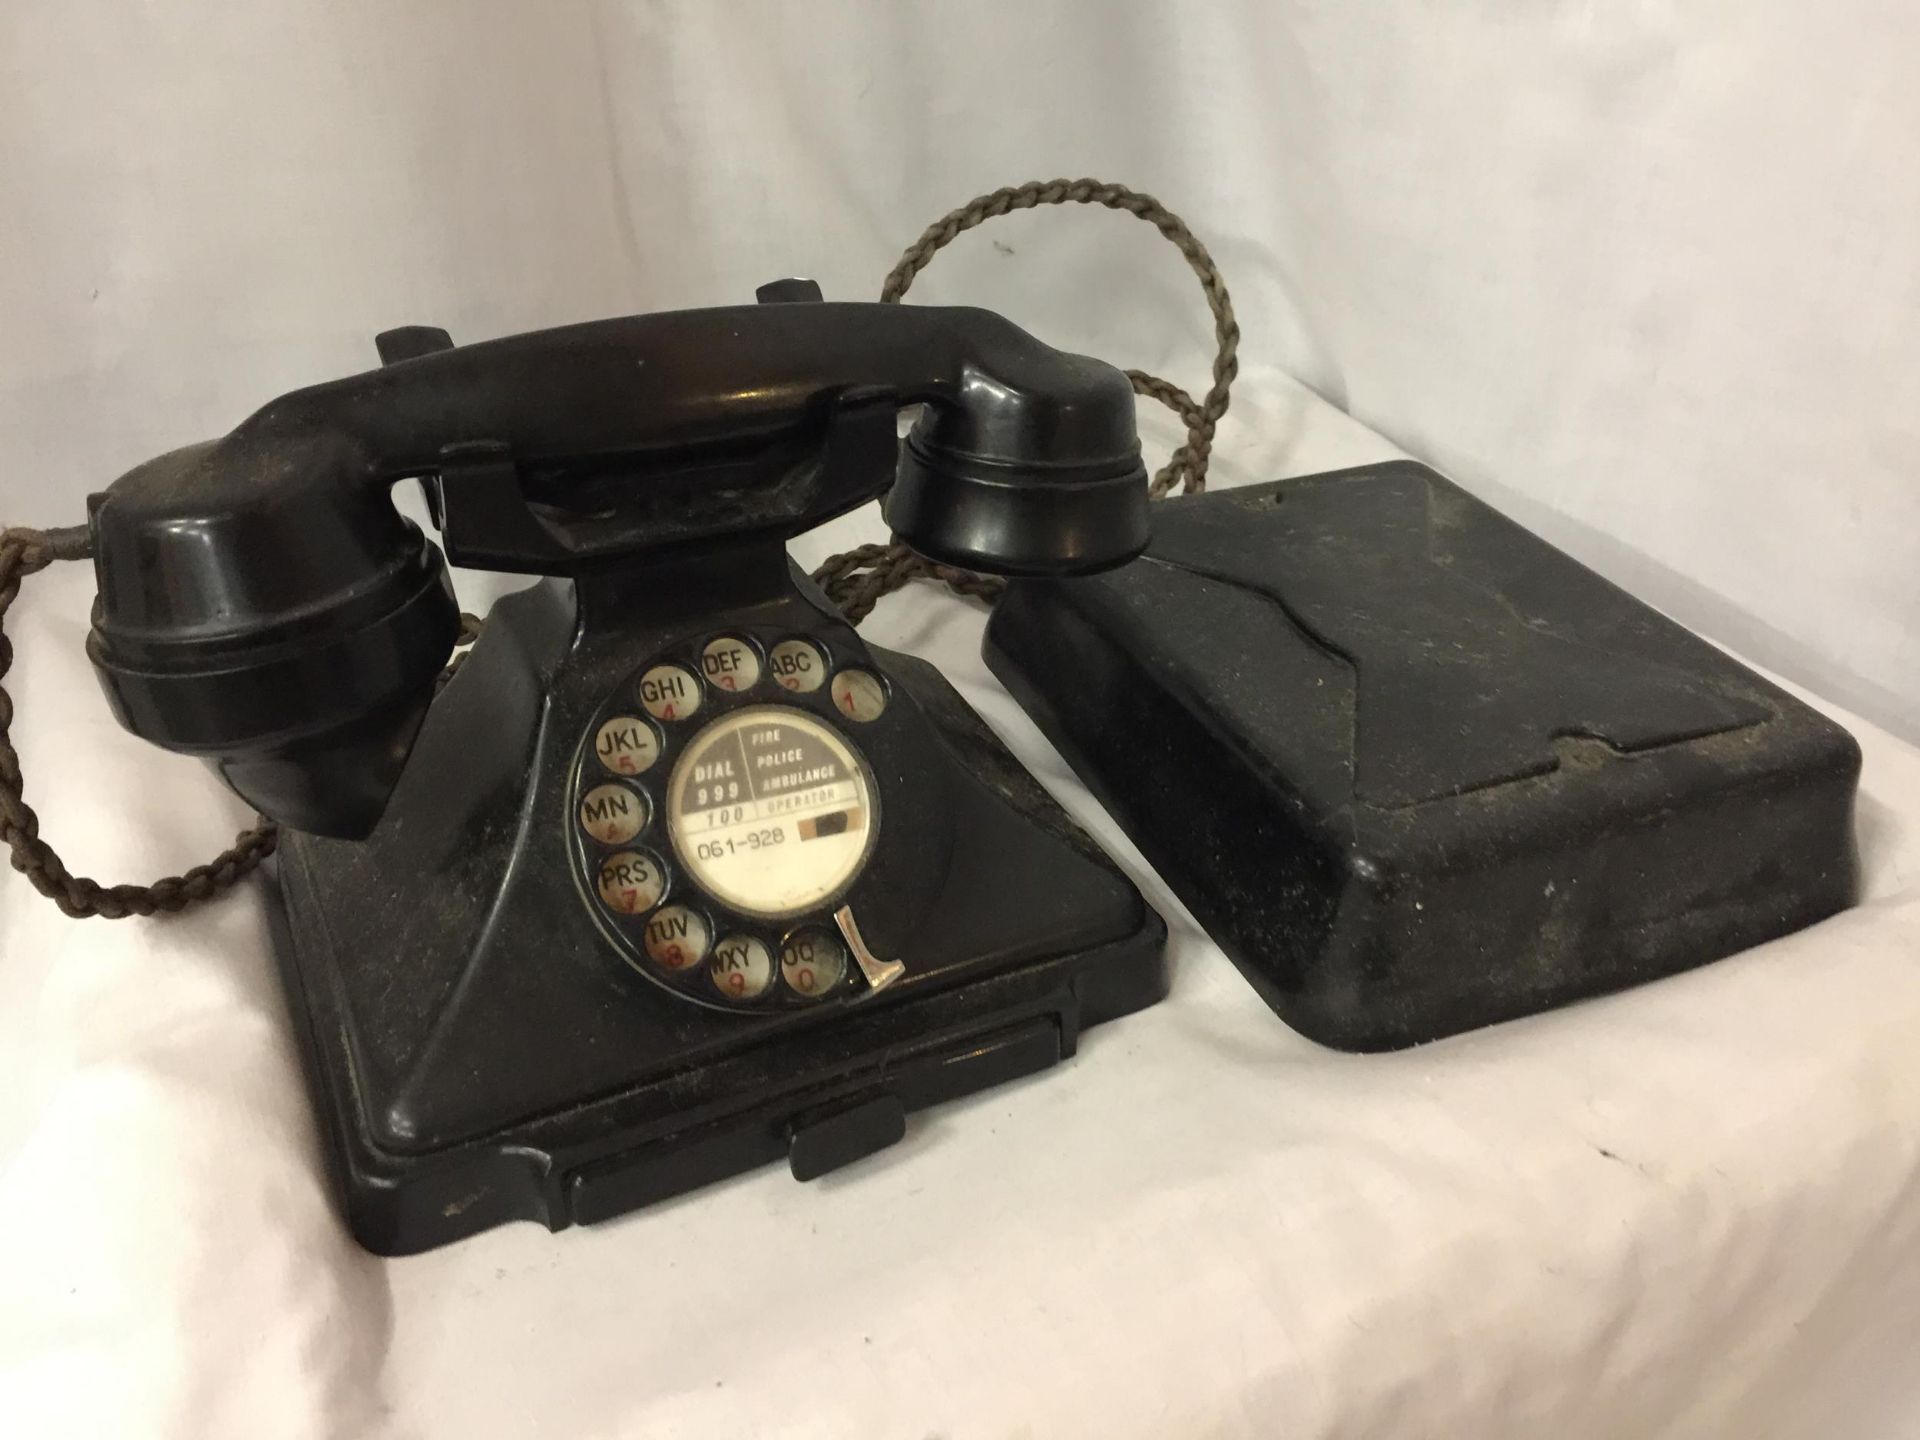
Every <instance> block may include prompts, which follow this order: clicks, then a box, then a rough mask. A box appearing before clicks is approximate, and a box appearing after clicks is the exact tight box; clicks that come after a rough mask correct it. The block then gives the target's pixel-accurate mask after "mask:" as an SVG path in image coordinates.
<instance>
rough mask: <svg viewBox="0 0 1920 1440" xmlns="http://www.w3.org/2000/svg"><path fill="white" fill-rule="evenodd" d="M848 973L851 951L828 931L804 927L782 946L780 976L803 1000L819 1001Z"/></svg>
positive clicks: (788, 938) (789, 937)
mask: <svg viewBox="0 0 1920 1440" xmlns="http://www.w3.org/2000/svg"><path fill="white" fill-rule="evenodd" d="M846 974H847V951H846V947H845V946H843V945H842V944H841V943H840V942H839V940H838V939H836V938H835V937H834V936H832V935H829V934H827V933H826V932H825V931H824V930H800V931H796V932H795V933H794V934H792V935H790V936H788V937H787V943H786V944H784V945H782V946H781V947H780V978H781V979H782V980H784V981H786V983H787V988H788V989H789V990H791V991H793V993H794V994H796V995H798V996H800V998H801V999H803V1000H817V999H819V998H820V997H821V996H823V995H825V994H826V993H827V992H828V991H830V990H832V989H833V988H834V987H835V986H836V985H838V984H839V983H840V982H841V981H842V980H843V979H845V978H846Z"/></svg>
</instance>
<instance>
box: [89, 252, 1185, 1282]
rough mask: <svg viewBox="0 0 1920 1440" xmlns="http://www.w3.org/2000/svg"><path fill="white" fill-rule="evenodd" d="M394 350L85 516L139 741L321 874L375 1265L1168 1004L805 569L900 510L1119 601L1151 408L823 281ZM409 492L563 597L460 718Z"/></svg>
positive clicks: (972, 326)
mask: <svg viewBox="0 0 1920 1440" xmlns="http://www.w3.org/2000/svg"><path fill="white" fill-rule="evenodd" d="M380 348H381V353H382V357H383V359H384V360H385V361H386V363H385V364H384V365H383V367H382V368H380V369H378V370H375V371H371V372H369V373H367V374H363V375H358V376H354V377H351V378H348V379H345V380H339V381H335V382H331V383H328V384H323V385H317V386H314V387H312V388H310V389H306V390H301V391H297V392H294V393H292V394H289V395H286V396H283V397H281V398H280V399H278V400H276V401H274V402H273V403H271V404H269V405H268V406H266V407H265V408H264V409H262V410H261V411H259V412H258V413H257V414H255V415H254V416H253V417H252V418H251V419H249V420H247V421H246V422H245V423H243V424H242V425H240V426H239V427H238V428H237V429H236V430H234V431H233V432H232V433H231V434H230V435H228V436H226V437H225V438H224V439H220V440H217V441H213V442H210V443H207V444H200V445H192V446H188V447H187V448H185V449H181V450H176V451H174V452H172V453H170V454H167V455H163V456H160V457H159V458H157V459H155V460H152V461H150V462H148V463H147V464H145V465H142V466H140V467H139V468H137V469H135V470H134V471H132V472H131V473H129V474H128V475H126V476H125V477H123V478H122V479H121V480H119V481H118V482H117V483H115V484H114V485H113V486H111V487H110V488H109V489H108V490H107V491H106V492H105V493H104V494H101V495H97V496H95V497H94V499H93V501H92V504H91V511H90V518H89V530H90V537H91V548H92V553H93V556H94V560H95V568H96V572H97V576H98V580H99V585H100V592H99V598H98V600H97V602H96V605H95V609H94V617H93V622H94V623H93V630H92V634H91V637H90V639H89V644H88V649H89V654H90V656H91V658H92V660H93V662H94V665H95V667H96V669H97V670H98V673H99V675H100V678H101V681H102V684H103V686H104V687H105V689H106V692H107V695H108V698H109V700H110V702H111V704H112V706H113V709H114V711H115V713H116V715H117V716H118V718H119V719H120V720H121V721H122V723H124V724H125V725H126V726H127V728H129V729H130V730H132V731H133V732H134V733H136V734H138V735H140V736H142V737H144V738H146V739H148V740H151V741H153V742H155V743H157V744H160V745H163V746H165V747H167V748H169V749H173V750H177V751H181V752H184V753H188V754H193V755H198V756H201V757H204V758H205V759H207V760H208V761H209V762H210V763H211V764H212V766H213V767H214V769H215V770H216V771H217V772H218V773H219V774H220V775H221V777H222V778H223V779H224V780H225V781H226V783H227V784H228V785H229V786H231V787H232V788H233V789H234V790H235V791H237V792H238V793H239V794H240V795H242V796H243V797H245V798H246V799H247V800H249V801H250V802H252V803H253V804H254V805H255V806H257V807H258V808H259V809H260V810H261V811H262V812H263V813H264V814H265V815H266V816H268V817H270V818H272V819H274V820H277V821H279V822H280V823H281V824H282V825H283V826H284V827H286V830H287V832H288V833H286V834H285V835H284V837H283V839H282V841H281V844H280V848H279V854H278V857H277V862H276V863H277V881H278V884H277V891H278V895H279V905H278V907H277V910H278V919H277V927H278V947H279V955H280V961H281V965H282V970H283V975H284V979H285V984H286V989H287V993H288V995H289V996H290V997H291V1000H292V1005H293V1010H294V1013H295V1016H296V1020H297V1025H298V1030H299V1039H300V1044H301V1048H302V1050H303V1052H304V1056H305V1060H306V1064H307V1069H308V1072H309V1079H310V1083H311V1087H312V1090H313V1093H314V1095H315V1098H316V1101H317V1104H318V1107H319V1109H320V1111H321V1113H322V1116H323V1128H324V1129H325V1131H326V1133H327V1137H328V1142H329V1145H330V1149H331V1151H332V1160H333V1162H334V1168H335V1170H336V1173H337V1175H338V1178H339V1180H340V1182H341V1188H342V1189H343V1191H344V1193H345V1196H346V1206H347V1211H348V1214H349V1218H350V1220H351V1223H352V1225H353V1228H354V1231H355V1233H356V1234H357V1235H358V1237H359V1238H360V1239H361V1241H362V1242H363V1243H365V1244H366V1245H367V1246H369V1247H370V1248H372V1249H374V1250H377V1251H382V1252H405V1251H412V1250H418V1249H422V1248H426V1247H429V1246H432V1245H437V1244H440V1243H443V1242H445V1241H448V1240H451V1239H454V1238H457V1237H459V1236H461V1235H465V1234H469V1233H472V1232H474V1231H477V1230H480V1229H483V1228H485V1227H488V1226H491V1225H494V1224H497V1223H500V1222H502V1221H504V1220H508V1219H512V1218H522V1217H525V1218H535V1219H539V1220H543V1221H545V1222H546V1223H547V1224H549V1225H550V1226H553V1227H555V1228H559V1227H561V1226H563V1225H566V1224H568V1223H571V1222H579V1221H589V1220H594V1219H597V1218H601V1217H604V1216H607V1215H611V1214H614V1213H616V1212H619V1211H622V1210H625V1209H627V1208H630V1207H632V1206H635V1205H639V1204H642V1203H645V1202H647V1201H650V1200H653V1199H656V1198H659V1197H662V1196H665V1195H668V1194H671V1193H674V1192H677V1191H680V1190H683V1189H686V1188H689V1187H691V1186H695V1185H698V1184H701V1183H704V1182H706V1181H708V1180H712V1179H714V1178H717V1177H720V1176H723V1175H727V1174H730V1173H733V1172H735V1171H738V1170H741V1169H744V1168H746V1167H748V1166H751V1165H754V1164H757V1163H760V1162H763V1161H765V1160H767V1159H770V1158H775V1157H777V1156H779V1155H781V1154H785V1155H787V1156H788V1157H789V1159H790V1162H791V1165H792V1168H793V1171H794V1173H795V1174H796V1175H797V1176H799V1177H801V1178H803V1179H804V1178H809V1177H811V1176H813V1175H816V1174H819V1173H822V1172H824V1171H826V1170H828V1169H830V1168H832V1167H834V1166H836V1165H838V1164H841V1163H843V1162H845V1161H847V1160H849V1159H852V1158H855V1157H857V1156H860V1155H863V1154H865V1153H867V1152H869V1151H871V1150H873V1149H875V1148H877V1147H879V1146H881V1145H884V1144H886V1143H888V1142H889V1141H890V1140H893V1139H897V1138H898V1137H899V1135H900V1134H901V1133H902V1131H903V1127H904V1115H905V1112H906V1111H907V1110H908V1109H910V1108H913V1107H916V1106H920V1105H924V1104H927V1103H930V1102H933V1101H936V1100H940V1099H944V1098H947V1097H949V1096H953V1095H957V1094H960V1093H963V1092H965V1091H968V1090H972V1089H975V1088H977V1087H979V1086H982V1085H986V1084H990V1083H994V1082H997V1081H1000V1080H1004V1079H1007V1078H1009V1077H1011V1076H1015V1075H1020V1074H1025V1073H1028V1072H1030V1071H1033V1070H1036V1069H1039V1068H1042V1067H1044V1066H1047V1065H1050V1064H1052V1063H1053V1062H1055V1061H1057V1060H1058V1059H1060V1058H1061V1057H1062V1056H1064V1055H1067V1054H1069V1053H1071V1051H1072V1049H1073V1046H1074V1042H1075V1037H1076V1035H1077V1033H1078V1031H1079V1030H1080V1028H1081V1027H1082V1026H1085V1025H1090V1024H1093V1023H1096V1022H1098V1021H1101V1020H1106V1019H1109V1018H1112V1017H1114V1016H1117V1015H1120V1014H1124V1013H1126V1012H1127V1011H1130V1010H1133V1009H1136V1008H1138V1007H1140V1006H1143V1005H1147V1004H1150V1003H1152V1002H1153V1001H1155V1000H1156V999H1158V998H1160V996H1161V995H1162V994H1164V993H1165V989H1166V974H1165V970H1164V967H1163V959H1162V951H1163V946H1164V940H1165V933H1166V932H1165V926H1164V924H1163V923H1162V921H1161V920H1160V918H1159V917H1158V916H1157V915H1155V914H1154V913H1153V912H1152V911H1151V910H1149V909H1148V908H1147V907H1146V905H1145V904H1144V903H1143V902H1142V900H1141V897H1140V895H1139V893H1138V891H1137V890H1136V889H1135V888H1134V886H1133V885H1132V884H1131V883H1130V882H1129V881H1128V880H1127V879H1126V878H1125V877H1124V876H1123V875H1122V874H1121V873H1120V872H1119V871H1118V870H1117V869H1116V868H1115V867H1114V866H1113V865H1112V864H1111V863H1110V862H1109V861H1107V860H1106V859H1105V857H1103V856H1102V855H1101V854H1100V853H1099V851H1098V850H1097V849H1095V848H1094V846H1093V845H1092V843H1091V842H1090V841H1089V840H1088V839H1087V837H1086V836H1085V835H1084V834H1082V833H1081V832H1080V831H1078V830H1077V829H1076V828H1075V827H1074V826H1073V824H1072V823H1071V822H1070V821H1069V820H1068V819H1067V818H1066V816H1065V814H1064V812H1062V811H1061V810H1060V809H1059V808H1058V807H1057V806H1056V805H1055V804H1054V803H1053V802H1052V801H1051V800H1050V799H1049V798H1048V797H1047V796H1046V794H1045V793H1044V792H1043V791H1042V790H1041V789H1040V788H1039V786H1038V785H1037V784H1036V783H1035V782H1034V781H1033V780H1032V778H1031V777H1030V776H1028V775H1027V774H1026V773H1025V772H1024V771H1023V770H1022V769H1021V768H1020V767H1019V765H1018V764H1017V763H1016V762H1015V761H1014V760H1013V759H1012V757H1011V756H1010V755H1009V754H1008V752H1007V751H1006V750H1005V749H1004V748H1003V747H1002V746H1001V745H1000V744H999V743H998V742H997V741H996V739H995V738H994V737H993V735H992V734H991V733H990V732H989V731H988V730H987V729H986V728H985V727H984V726H983V725H982V724H981V722H980V721H979V720H978V719H977V717H975V716H974V715H973V713H972V712H971V711H970V710H969V709H968V708H967V707H966V705H965V704H964V703H963V702H962V701H961V700H960V699H959V697H958V696H957V694H956V693H955V692H954V691H953V689H952V688H951V687H950V686H949V685H948V684H947V683H946V682H945V681H944V680H943V679H942V678H941V677H940V676H939V675H938V674H937V673H936V672H935V671H934V670H933V669H932V668H931V667H929V666H928V665H926V664H924V663H923V662H920V661H917V660H913V659H911V658H909V657H907V656H903V655H896V654H891V653H888V652H886V651H883V650H879V649H877V648H874V647H870V646H868V645H866V644H864V643H863V642H862V641H861V639H860V637H859V636H858V635H857V634H856V633H855V631H854V630H853V628H852V627H851V626H850V625H849V624H848V623H847V622H846V621H845V620H844V619H843V618H842V616H841V614H840V613H839V612H838V611H837V610H836V609H835V608H834V606H833V605H832V604H830V603H829V602H828V601H827V600H826V599H825V598H824V597H823V595H822V594H821V593H820V591H819V590H818V589H817V588H815V587H814V586H813V584H812V583H811V582H810V581H808V580H807V579H806V578H805V577H804V576H802V575H801V574H799V573H798V572H797V571H796V569H795V568H794V566H793V565H792V563H791V562H790V561H789V559H788V557H787V553H786V542H787V541H788V540H789V539H790V538H792V537H793V536H794V535H797V534H799V533H800V532H802V531H805V530H807V529H810V528H811V527H813V526H815V525H818V524H820V523H821V522H823V521H825V520H828V519H831V518H832V517H834V516H836V515H839V514H841V513H843V512H844V511H846V510H848V509H850V508H852V507H853V506H856V505H859V504H861V503H862V502H865V501H867V500H870V499H872V498H873V497H875V496H877V495H880V494H881V493H882V492H886V491H888V490H889V489H890V490H891V494H890V499H889V518H890V521H891V523H892V525H893V527H894V529H895V531H896V532H897V533H898V534H899V535H900V536H901V537H903V538H904V539H905V540H906V541H908V542H910V543H911V544H912V545H913V546H914V547H915V548H916V549H917V550H918V551H919V552H920V553H921V554H923V555H926V556H929V557H933V558H935V559H937V560H940V561H942V562H947V563H951V564H954V565H961V566H966V567H969V568H970V569H974V570H984V571H991V572H997V573H1001V574H1011V575H1065V574H1077V573H1085V572H1091V571H1095V570H1099V569H1102V568H1105V567H1109V566H1112V565H1115V564H1118V563H1120V562H1123V561H1125V560H1127V559H1129V558H1130V557H1131V556H1133V555H1134V554H1136V553H1137V552H1138V551H1139V550H1140V548H1141V547H1142V546H1143V545H1144V544H1145V543H1146V540H1147V533H1148V532H1147V483H1146V477H1145V473H1144V471H1143V469H1142V465H1141V459H1140V452H1139V444H1138V440H1137V438H1136V435H1135V430H1134V415H1133V394H1132V391H1131V388H1130V386H1129V383H1128V380H1127V378H1126V377H1125V376H1124V375H1122V374H1121V373H1120V372H1119V371H1117V370H1115V369H1113V368H1111V367H1109V366H1107V365H1105V364H1102V363H1100V362H1098V361H1094V360H1090V359H1086V358H1083V357H1080V356H1075V355H1068V354H1064V353H1061V352H1059V351H1056V350H1053V349H1051V348H1049V347H1048V346H1046V345H1043V344H1041V343H1040V342H1038V341H1036V340H1034V339H1033V338H1032V337H1030V336H1028V335H1027V334H1025V333H1024V332H1023V331H1021V330H1019V329H1017V328H1016V327H1015V326H1013V325H1012V324H1010V323H1008V322H1007V321H1005V320H1002V319H1000V318H999V317H998V316H995V315H992V314H990V313H988V312H986V311H982V310H970V309H942V308H930V307H903V306H896V305H882V304H829V303H824V302H822V301H821V300H820V299H819V293H818V290H817V289H816V288H813V287H811V286H810V285H808V284H807V283H805V282H781V283H779V284H777V285H775V286H771V287H767V288H766V289H764V290H763V292H762V303H760V304H757V305H750V306H740V307H732V308H722V309H710V310H693V311H682V312H676V313H666V314H654V315H641V316H634V317H630V318H625V319H617V320H607V321H600V322H596V323H591V324H584V325H575V326H570V327H566V328H563V329H558V330H550V331H543V332H538V333H534V334H528V335H520V336H515V337H511V338H507V339H502V340H495V341H490V342H486V343H482V344H475V345H470V346H459V347H456V346H454V345H452V344H451V342H450V340H449V339H448V337H447V336H446V335H445V334H444V333H442V332H439V331H433V330H426V329H411V330H403V331H395V332H390V333H389V334H387V335H384V336H382V337H381V341H380ZM913 405H918V406H921V407H922V409H921V413H920V416H919V418H918V420H917V422H916V423H915V424H914V425H913V428H912V431H911V433H910V434H908V435H907V436H906V437H905V438H904V439H901V438H900V437H899V435H898V430H897V423H896V417H897V416H898V415H899V414H900V412H901V411H902V409H903V407H908V406H913ZM408 477H418V478H420V479H421V480H422V481H423V483H424V484H425V486H426V489H427V494H428V499H429V508H430V511H431V514H432V516H433V519H434V521H435V523H436V524H437V526H438V528H439V531H440V543H441V547H442V548H444V551H445V556H446V559H447V560H450V561H452V562H453V563H455V564H460V565H465V566H471V567H477V568H482V569H492V570H505V571H517V572H530V573H535V574H539V575H543V576H546V577H548V578H547V579H546V580H544V581H543V582H541V583H539V584H537V585H535V586H534V587H533V588H532V589H529V590H526V591H522V592H520V593H518V594H515V595H512V596H510V597H508V598H507V599H505V600H503V601H501V602H500V603H499V604H498V605H497V606H495V608H494V610H493V613H492V615H491V616H490V617H489V619H488V622H487V624H486V627H485V633H484V634H483V635H482V636H481V638H480V639H479V641H478V643H477V644H476V645H475V646H474V647H473V650H472V652H471V654H470V656H469V657H468V659H467V661H466V663H465V665H464V668H462V669H461V670H460V671H459V673H458V674H457V675H455V676H454V677H453V678H452V680H451V682H450V683H447V684H446V685H445V687H444V690H441V691H440V692H439V693H438V694H437V695H436V689H437V677H439V676H440V675H441V671H442V667H443V666H444V665H445V664H446V662H447V659H448V655H449V653H450V651H451V650H452V649H453V647H454V644H455V640H456V636H457V633H458V631H459V629H460V615H459V612H458V609H457V607H456V605H455V602H454V597H453V592H452V590H451V588H450V586H449V584H448V579H447V573H446V568H445V563H444V562H443V560H442V555H441V550H440V549H437V548H436V547H435V546H434V545H433V544H431V543H430V542H429V541H427V540H426V539H425V538H424V537H423V536H422V535H421V533H420V532H419V531H418V530H417V529H416V528H415V527H414V526H413V525H412V524H410V523H409V522H407V521H406V520H404V519H403V518H402V517H401V516H400V515H399V514H398V513H397V512H396V510H395V509H394V506H393V504H392V501H391V498H390V494H389V492H390V490H391V488H392V486H393V485H394V484H395V483H396V482H397V481H399V480H402V479H404V478H408Z"/></svg>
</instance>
